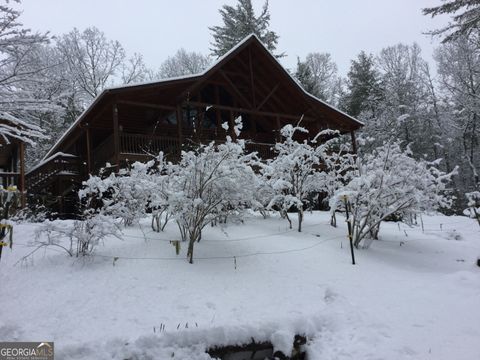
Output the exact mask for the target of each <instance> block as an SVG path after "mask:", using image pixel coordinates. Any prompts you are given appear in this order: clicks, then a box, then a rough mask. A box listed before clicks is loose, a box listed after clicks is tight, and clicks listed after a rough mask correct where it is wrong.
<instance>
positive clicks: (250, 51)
mask: <svg viewBox="0 0 480 360" xmlns="http://www.w3.org/2000/svg"><path fill="white" fill-rule="evenodd" d="M248 63H249V67H250V86H251V91H252V104H253V108H254V109H255V108H256V107H257V101H256V99H255V81H254V78H253V64H252V48H251V47H249V48H248Z"/></svg>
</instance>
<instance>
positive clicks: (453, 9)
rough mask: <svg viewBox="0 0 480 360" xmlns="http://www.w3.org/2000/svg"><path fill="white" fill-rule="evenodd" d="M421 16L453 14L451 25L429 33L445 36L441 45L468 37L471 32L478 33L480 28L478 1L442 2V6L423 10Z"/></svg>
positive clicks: (458, 0) (452, 0)
mask: <svg viewBox="0 0 480 360" xmlns="http://www.w3.org/2000/svg"><path fill="white" fill-rule="evenodd" d="M423 14H424V15H431V16H432V17H435V16H438V15H442V14H454V15H453V17H452V20H453V23H449V24H448V25H447V26H445V27H443V28H441V29H438V30H434V31H432V32H431V34H432V35H443V34H447V35H446V36H445V38H444V39H443V43H446V42H450V41H452V40H455V39H457V38H458V37H460V36H462V35H467V36H468V35H469V34H470V33H471V32H472V31H478V29H479V28H480V0H451V1H445V0H444V3H443V4H442V5H439V6H435V7H431V8H425V9H423Z"/></svg>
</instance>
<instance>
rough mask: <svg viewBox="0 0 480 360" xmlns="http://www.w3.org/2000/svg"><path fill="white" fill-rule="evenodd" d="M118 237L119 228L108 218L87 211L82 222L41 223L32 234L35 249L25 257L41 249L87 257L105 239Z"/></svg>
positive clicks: (55, 221) (57, 221)
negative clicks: (49, 248) (56, 249)
mask: <svg viewBox="0 0 480 360" xmlns="http://www.w3.org/2000/svg"><path fill="white" fill-rule="evenodd" d="M120 234H121V232H120V230H119V227H118V226H117V224H116V223H115V222H114V221H113V219H112V218H111V217H110V216H106V215H104V214H102V213H101V212H95V211H92V209H88V210H86V211H85V212H84V214H83V219H82V220H75V221H73V222H71V223H67V224H66V223H65V222H64V221H60V220H54V221H45V222H44V223H43V224H42V225H41V226H40V227H39V228H38V229H37V230H36V231H35V240H34V241H33V242H32V243H31V246H32V247H34V248H35V250H34V251H32V252H31V253H29V254H28V255H27V256H31V255H33V253H34V252H36V251H38V250H40V249H42V248H44V247H56V248H60V249H62V250H64V251H65V252H66V253H67V254H68V255H69V256H76V257H79V256H88V255H91V254H93V253H94V252H95V249H96V248H97V246H98V245H99V244H100V243H101V242H102V241H103V240H105V239H106V238H108V237H115V238H117V239H119V238H120ZM66 239H68V243H67V244H66V243H65V240H66Z"/></svg>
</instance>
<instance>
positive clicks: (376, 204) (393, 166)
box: [330, 142, 452, 247]
mask: <svg viewBox="0 0 480 360" xmlns="http://www.w3.org/2000/svg"><path fill="white" fill-rule="evenodd" d="M411 155H412V154H411V152H410V151H409V150H408V149H407V150H402V148H401V146H400V144H399V143H398V142H394V143H386V144H384V145H382V146H380V147H378V148H377V149H376V150H375V151H373V152H372V153H371V154H366V155H364V156H362V157H361V158H360V159H359V161H358V176H356V177H355V178H353V179H352V180H351V181H350V182H349V183H348V184H347V185H346V186H344V187H342V188H340V189H338V190H337V192H336V193H335V196H334V197H333V198H332V199H331V201H330V205H331V211H335V210H336V209H337V208H339V207H342V206H344V203H345V197H346V200H347V202H348V204H349V205H348V206H350V207H351V209H350V210H351V219H350V221H351V224H352V229H353V241H354V245H355V246H356V247H359V246H360V245H361V244H363V246H364V247H368V246H369V245H370V244H371V240H372V239H375V238H378V232H379V229H380V224H381V222H382V221H385V220H386V219H387V218H389V217H390V216H392V215H395V216H397V217H400V218H402V219H403V220H404V221H409V219H411V218H412V217H413V216H414V215H416V214H417V213H420V212H428V211H433V210H436V209H438V208H440V207H447V208H448V207H449V206H450V205H451V200H450V199H449V198H448V197H447V195H446V191H447V187H446V186H447V184H448V182H449V181H450V179H451V176H452V174H446V173H444V172H442V171H440V170H438V169H437V165H438V161H437V162H434V163H429V162H426V161H417V160H415V159H414V158H413V157H412V156H411Z"/></svg>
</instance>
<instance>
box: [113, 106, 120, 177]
mask: <svg viewBox="0 0 480 360" xmlns="http://www.w3.org/2000/svg"><path fill="white" fill-rule="evenodd" d="M112 112H113V114H112V115H113V154H114V155H113V159H114V161H115V165H117V169H116V171H117V172H118V170H119V169H120V129H119V126H118V106H117V104H116V103H114V104H113V106H112Z"/></svg>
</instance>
